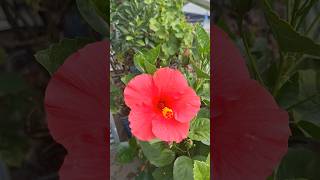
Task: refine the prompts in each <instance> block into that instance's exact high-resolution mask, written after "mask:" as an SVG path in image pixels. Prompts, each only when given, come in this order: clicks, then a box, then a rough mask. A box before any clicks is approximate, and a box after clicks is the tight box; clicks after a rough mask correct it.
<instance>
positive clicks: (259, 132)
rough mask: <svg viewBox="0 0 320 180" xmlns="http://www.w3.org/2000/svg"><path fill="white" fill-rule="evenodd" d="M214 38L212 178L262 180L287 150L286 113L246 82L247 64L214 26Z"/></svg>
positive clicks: (266, 95) (259, 90)
mask: <svg viewBox="0 0 320 180" xmlns="http://www.w3.org/2000/svg"><path fill="white" fill-rule="evenodd" d="M211 31H212V32H211V33H212V34H211V37H212V39H213V44H212V46H211V47H212V49H211V52H212V53H213V68H214V72H213V87H214V89H213V93H212V94H213V104H214V109H213V110H214V114H213V124H212V126H213V132H212V133H213V134H212V135H213V136H212V137H213V138H212V141H213V143H212V144H211V145H212V148H213V156H212V157H213V164H212V166H213V172H212V173H213V177H214V179H217V180H219V179H222V180H235V179H246V180H260V179H261V180H262V179H266V178H267V177H268V176H269V175H271V174H272V171H273V169H274V168H275V166H276V165H277V164H278V163H279V161H280V160H281V158H282V156H283V155H284V154H285V153H286V151H287V147H288V137H289V135H290V130H289V122H288V115H287V113H286V112H285V111H283V110H281V109H279V107H278V105H277V104H276V102H275V101H274V100H273V97H272V96H271V95H270V94H269V93H268V91H267V90H265V89H264V88H263V87H261V86H260V85H259V84H258V83H257V82H256V81H254V80H251V79H250V78H249V74H248V71H247V69H246V65H245V61H244V59H243V58H242V56H241V54H240V52H239V50H238V49H237V48H236V47H235V45H234V44H233V43H232V41H231V40H229V38H228V37H227V35H226V34H225V33H224V32H222V31H221V30H220V29H219V28H217V27H216V26H213V27H212V28H211Z"/></svg>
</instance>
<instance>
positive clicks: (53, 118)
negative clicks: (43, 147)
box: [45, 42, 109, 180]
mask: <svg viewBox="0 0 320 180" xmlns="http://www.w3.org/2000/svg"><path fill="white" fill-rule="evenodd" d="M107 52H109V45H108V43H107V42H97V43H93V44H90V45H87V46H86V47H84V48H83V49H81V50H79V51H78V52H76V53H74V54H73V55H71V56H70V57H69V58H68V59H67V60H66V61H65V63H64V64H63V65H62V66H61V67H60V68H59V69H58V71H57V72H56V73H55V74H54V75H53V77H52V79H51V80H50V82H49V84H48V87H47V90H46V97H45V108H46V112H47V121H48V127H49V130H50V133H51V135H52V136H53V137H54V139H55V140H56V141H57V142H58V143H61V144H62V145H63V146H64V147H65V148H66V149H67V151H68V155H67V156H66V159H65V161H64V164H63V165H62V167H61V170H60V172H59V174H60V177H61V178H60V179H61V180H69V179H85V178H80V177H89V176H90V179H93V180H94V179H97V180H100V179H107V172H106V170H107V157H106V153H107V150H106V149H107V148H106V147H105V142H106V139H105V137H106V134H108V133H107V121H106V119H107V90H108V88H107V81H106V79H107V75H108V74H107V72H108V71H107V67H108V65H107V57H108V54H107ZM93 151H94V152H93ZM90 159H91V160H90ZM101 169H104V170H103V171H102V170H101ZM87 179H88V178H87Z"/></svg>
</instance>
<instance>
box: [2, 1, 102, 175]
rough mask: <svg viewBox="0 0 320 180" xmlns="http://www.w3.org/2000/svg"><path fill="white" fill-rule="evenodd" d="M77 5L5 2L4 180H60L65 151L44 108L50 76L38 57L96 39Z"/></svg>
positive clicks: (3, 83)
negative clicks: (71, 42) (70, 42)
mask: <svg viewBox="0 0 320 180" xmlns="http://www.w3.org/2000/svg"><path fill="white" fill-rule="evenodd" d="M97 36H98V35H97V33H95V32H94V31H93V30H92V29H91V28H90V27H89V26H88V25H87V23H86V22H84V21H83V20H82V18H81V15H80V14H79V12H78V8H77V5H76V2H75V0H54V1H52V0H1V1H0V180H57V179H59V178H58V175H57V171H58V169H59V167H60V166H61V164H62V162H63V159H64V156H65V154H66V150H65V149H64V148H63V147H62V146H61V145H60V144H57V143H56V142H55V141H54V140H53V139H52V137H51V136H50V134H49V132H48V129H47V125H46V120H45V113H44V108H43V99H44V93H45V88H46V86H47V83H48V80H49V79H50V75H49V73H48V72H47V71H46V70H45V69H44V68H43V67H42V66H41V65H40V64H39V63H38V62H37V61H36V59H35V56H34V55H35V53H36V52H37V51H39V50H42V49H46V48H49V47H50V46H51V44H52V43H58V42H60V40H62V39H65V38H77V37H87V38H88V37H89V38H95V37H97Z"/></svg>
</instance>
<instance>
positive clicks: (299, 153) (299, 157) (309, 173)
mask: <svg viewBox="0 0 320 180" xmlns="http://www.w3.org/2000/svg"><path fill="white" fill-rule="evenodd" d="M319 167H320V155H319V153H316V152H313V151H311V150H308V149H303V148H289V150H288V153H287V154H286V155H285V157H284V158H283V159H282V162H281V164H280V166H279V168H278V171H277V174H276V177H277V179H298V178H306V179H310V180H313V179H314V180H316V179H320V171H319Z"/></svg>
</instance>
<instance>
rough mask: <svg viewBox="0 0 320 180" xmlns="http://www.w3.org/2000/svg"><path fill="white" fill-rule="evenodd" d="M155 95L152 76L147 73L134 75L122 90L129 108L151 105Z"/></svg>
mask: <svg viewBox="0 0 320 180" xmlns="http://www.w3.org/2000/svg"><path fill="white" fill-rule="evenodd" d="M156 95H157V90H156V87H155V86H154V83H153V79H152V76H151V75H148V74H141V75H138V76H136V77H134V78H133V79H132V80H131V81H130V82H129V83H128V85H127V86H126V88H125V90H124V100H125V103H126V105H127V106H128V107H130V108H131V109H135V108H140V109H141V108H142V109H143V108H149V107H153V100H154V99H153V98H154V97H155V96H156Z"/></svg>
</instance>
